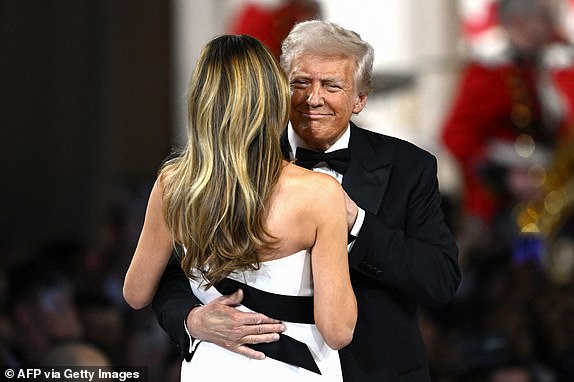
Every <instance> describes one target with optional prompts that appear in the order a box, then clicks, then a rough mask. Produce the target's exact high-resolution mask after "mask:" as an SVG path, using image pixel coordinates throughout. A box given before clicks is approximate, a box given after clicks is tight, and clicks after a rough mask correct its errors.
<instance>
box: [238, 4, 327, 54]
mask: <svg viewBox="0 0 574 382" xmlns="http://www.w3.org/2000/svg"><path fill="white" fill-rule="evenodd" d="M319 19H321V4H320V3H319V2H318V1H315V0H283V1H281V2H280V3H279V4H278V5H275V6H269V5H262V4H257V3H250V2H248V3H247V4H246V5H244V6H243V8H242V9H240V10H239V12H238V13H237V16H236V17H235V18H233V19H232V20H231V22H230V26H229V33H231V34H246V35H249V36H252V37H255V38H256V39H258V40H259V41H261V42H262V43H263V44H264V45H265V46H266V47H267V48H268V49H269V50H270V51H271V53H273V55H274V56H275V58H277V60H279V55H280V54H281V42H282V41H283V40H284V39H285V37H287V34H289V31H290V30H291V28H293V26H294V25H295V24H297V23H298V22H301V21H305V20H319Z"/></svg>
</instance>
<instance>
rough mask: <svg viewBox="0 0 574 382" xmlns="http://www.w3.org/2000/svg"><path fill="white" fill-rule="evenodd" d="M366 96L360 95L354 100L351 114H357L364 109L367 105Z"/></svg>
mask: <svg viewBox="0 0 574 382" xmlns="http://www.w3.org/2000/svg"><path fill="white" fill-rule="evenodd" d="M368 97H369V95H368V94H360V95H358V96H357V98H356V99H355V105H354V106H353V114H359V113H360V112H361V111H363V109H364V108H365V105H366V104H367V98H368Z"/></svg>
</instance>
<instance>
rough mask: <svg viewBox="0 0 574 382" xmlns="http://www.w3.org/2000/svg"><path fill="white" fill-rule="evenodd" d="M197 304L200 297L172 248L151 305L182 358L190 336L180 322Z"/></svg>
mask: <svg viewBox="0 0 574 382" xmlns="http://www.w3.org/2000/svg"><path fill="white" fill-rule="evenodd" d="M197 305H201V301H200V300H199V299H198V298H197V297H195V296H194V294H193V293H192V291H191V287H190V285H189V280H188V279H187V277H186V276H185V274H184V273H183V271H182V269H181V267H180V265H179V260H178V255H177V253H176V252H175V251H174V252H173V253H172V255H171V258H170V261H169V263H168V265H167V267H166V270H165V272H164V273H163V276H162V278H161V281H160V283H159V287H158V290H157V292H156V295H155V297H154V299H153V302H152V308H153V311H154V313H155V315H156V317H157V320H158V322H159V325H160V326H161V327H162V328H163V330H165V331H166V332H167V333H168V334H169V336H170V339H171V341H172V342H173V343H174V344H175V346H176V347H177V349H178V350H179V352H180V354H181V358H182V359H184V358H185V359H189V358H190V357H191V354H190V353H189V345H190V343H189V342H190V340H189V336H188V335H187V332H186V330H185V326H184V323H185V320H186V318H187V315H188V313H189V311H190V310H191V309H192V308H193V307H195V306H197Z"/></svg>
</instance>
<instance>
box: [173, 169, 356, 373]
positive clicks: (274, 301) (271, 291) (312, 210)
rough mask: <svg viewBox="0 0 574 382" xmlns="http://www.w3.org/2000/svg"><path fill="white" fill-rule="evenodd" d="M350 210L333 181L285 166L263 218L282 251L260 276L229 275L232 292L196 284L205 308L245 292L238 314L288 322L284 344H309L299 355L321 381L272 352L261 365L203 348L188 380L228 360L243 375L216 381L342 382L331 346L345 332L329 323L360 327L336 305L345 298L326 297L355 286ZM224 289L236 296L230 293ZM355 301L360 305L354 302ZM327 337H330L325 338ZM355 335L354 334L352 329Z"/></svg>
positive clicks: (249, 272) (265, 259)
mask: <svg viewBox="0 0 574 382" xmlns="http://www.w3.org/2000/svg"><path fill="white" fill-rule="evenodd" d="M344 209H345V208H344V194H342V190H341V188H340V185H339V184H338V183H337V182H336V181H335V180H334V179H333V178H331V177H329V176H327V175H324V174H317V173H313V172H312V171H309V170H305V169H302V168H299V167H297V166H294V165H292V164H288V163H285V165H284V167H283V168H282V171H281V175H280V177H279V180H278V182H277V184H276V185H275V187H274V190H273V191H272V193H271V195H270V199H269V201H268V205H267V209H266V210H267V211H268V213H267V215H266V217H265V219H264V220H265V224H266V229H267V230H268V232H269V233H270V234H271V235H273V236H274V237H275V238H276V239H277V240H278V242H277V249H276V250H275V251H273V252H270V253H266V254H262V255H261V256H260V257H261V263H260V264H259V268H258V269H255V270H254V269H246V270H239V271H236V272H234V273H232V274H230V275H229V276H228V278H227V280H225V281H226V282H227V283H228V284H229V283H231V285H228V286H226V283H223V284H224V285H223V286H222V285H221V283H219V284H216V286H215V287H213V288H208V289H205V288H204V287H203V286H202V283H201V282H200V281H193V280H191V281H190V283H191V286H192V290H193V292H194V294H195V295H196V296H197V297H199V299H200V300H202V301H203V302H204V303H207V302H209V301H212V300H213V299H215V298H218V297H219V296H221V295H222V294H226V293H229V292H230V291H232V290H235V289H236V288H238V287H240V288H242V289H243V290H244V293H245V298H244V300H243V305H241V306H240V307H238V309H240V310H244V311H249V310H254V311H257V312H260V313H264V314H266V315H268V316H270V317H273V318H277V319H280V320H282V321H283V322H284V324H285V326H286V328H287V330H286V331H285V332H284V333H283V335H282V337H285V336H288V337H289V338H290V339H294V340H296V341H299V342H300V343H302V344H304V346H305V348H303V349H302V350H297V352H299V353H305V352H307V350H306V348H308V349H309V350H308V355H309V357H310V358H311V357H312V363H313V364H315V365H317V367H318V368H319V370H320V371H321V374H318V373H316V372H312V371H310V370H309V368H305V367H298V366H294V365H293V364H292V363H293V361H292V360H290V359H283V358H280V360H277V359H274V358H275V357H276V355H275V353H274V352H273V351H270V350H267V351H266V354H267V356H268V358H266V359H265V360H264V361H257V360H250V359H247V358H245V357H242V356H240V355H237V354H234V353H231V352H229V351H227V350H224V349H223V348H220V347H218V346H216V345H213V344H210V343H201V344H200V345H198V348H197V349H196V353H197V354H195V355H194V357H193V359H192V361H191V362H190V363H184V365H183V368H182V380H185V378H186V377H185V376H186V375H190V376H191V375H194V376H197V375H202V374H203V372H204V371H205V370H206V368H207V369H209V368H210V367H211V366H209V365H213V362H221V360H222V358H223V359H225V362H226V365H229V364H231V365H235V366H236V367H237V369H234V368H233V367H231V368H228V367H226V369H230V370H235V371H233V372H231V374H229V371H228V370H218V371H217V376H218V377H221V378H226V377H231V376H233V377H234V378H235V379H238V378H239V379H240V380H241V378H242V377H243V376H245V377H246V379H249V380H250V381H253V380H255V381H257V380H268V379H269V378H270V376H272V377H273V378H274V379H275V380H303V381H315V380H329V381H337V380H341V379H340V378H341V375H340V365H339V359H338V354H337V353H336V352H335V351H334V350H333V349H332V347H333V346H331V347H330V346H329V345H328V342H337V341H340V339H338V336H339V334H340V333H341V332H343V333H344V332H345V330H344V328H343V329H341V328H333V327H329V326H328V325H324V324H323V323H324V322H345V316H346V315H347V314H348V315H349V316H351V318H352V321H353V324H354V318H353V314H352V309H346V308H345V304H343V305H338V303H337V301H336V300H337V298H339V297H341V296H333V295H331V294H330V293H328V292H327V290H334V291H335V292H336V293H340V294H341V295H342V296H343V297H345V296H346V298H348V293H349V290H348V289H350V282H349V281H348V279H346V278H345V274H348V269H346V268H345V267H347V265H346V262H345V260H346V251H345V248H346V246H345V241H344V240H342V239H341V238H340V236H344V235H343V234H342V233H344V232H342V231H345V230H346V229H345V227H346V223H345V219H344ZM325 241H328V242H329V243H325ZM329 248H331V249H330V250H329ZM327 263H332V264H329V265H327ZM341 263H342V264H341ZM331 265H333V267H331ZM338 268H342V269H343V270H344V272H340V271H339V270H338ZM347 277H348V276H347ZM327 279H329V280H328V282H327ZM339 279H340V280H339ZM229 280H231V281H229ZM339 286H343V288H339ZM226 287H228V288H230V289H229V290H225V288H226ZM222 288H223V290H222ZM350 293H351V294H352V291H351V292H350ZM352 300H353V301H352V302H353V304H354V298H352ZM278 301H279V302H278ZM355 309H356V307H355ZM294 311H297V312H299V313H297V314H294V313H293V312H294ZM314 321H315V322H316V324H313V322H314ZM321 326H323V328H321ZM352 326H353V327H354V325H352ZM321 329H323V330H321ZM326 330H328V331H330V333H324V332H325V331H326ZM350 330H351V333H352V328H351V329H350ZM283 339H284V338H283ZM283 339H282V340H283ZM282 340H280V341H279V342H281V341H282ZM281 346H284V345H281ZM285 353H286V352H283V354H285ZM298 356H299V357H301V356H302V354H298ZM303 357H304V356H303ZM215 360H218V361H215ZM311 369H312V367H311ZM237 370H240V372H237ZM246 370H249V371H248V372H246ZM222 373H223V374H222ZM226 373H227V374H226ZM282 378H284V379H282Z"/></svg>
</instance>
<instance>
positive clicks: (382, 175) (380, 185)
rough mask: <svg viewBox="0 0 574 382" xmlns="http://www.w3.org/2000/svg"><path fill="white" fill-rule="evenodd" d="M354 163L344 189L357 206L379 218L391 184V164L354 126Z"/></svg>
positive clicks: (365, 134)
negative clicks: (382, 203) (388, 185)
mask: <svg viewBox="0 0 574 382" xmlns="http://www.w3.org/2000/svg"><path fill="white" fill-rule="evenodd" d="M349 149H350V151H351V163H350V164H349V169H348V170H347V172H346V173H345V175H344V176H343V188H344V189H345V191H347V194H349V197H350V198H351V199H353V201H354V202H355V203H357V205H358V206H359V207H361V208H363V209H364V210H366V211H369V212H371V213H373V214H377V212H378V210H379V208H380V206H381V202H382V200H383V196H384V195H385V191H386V189H387V184H388V181H389V176H390V173H391V164H390V163H389V162H386V161H384V160H383V159H381V157H380V156H379V155H377V154H376V152H375V148H374V147H373V145H372V143H371V142H370V141H369V140H368V139H367V132H366V131H364V130H362V129H360V128H359V127H357V126H356V125H355V124H353V123H352V122H351V138H350V141H349Z"/></svg>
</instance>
